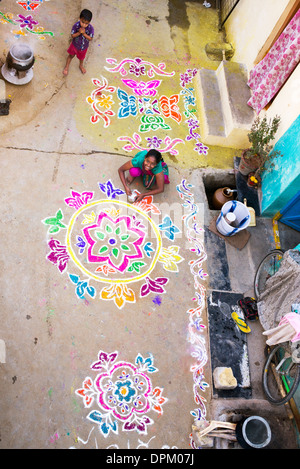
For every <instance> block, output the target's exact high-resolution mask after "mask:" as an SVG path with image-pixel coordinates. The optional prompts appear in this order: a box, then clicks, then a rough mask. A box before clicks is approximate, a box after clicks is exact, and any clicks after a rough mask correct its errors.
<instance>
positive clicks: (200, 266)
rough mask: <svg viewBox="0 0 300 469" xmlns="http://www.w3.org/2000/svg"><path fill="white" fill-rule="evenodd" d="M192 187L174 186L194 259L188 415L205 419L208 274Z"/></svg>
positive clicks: (192, 269) (192, 264)
mask: <svg viewBox="0 0 300 469" xmlns="http://www.w3.org/2000/svg"><path fill="white" fill-rule="evenodd" d="M192 187H193V186H192V185H191V184H188V183H187V182H186V180H184V179H183V180H182V182H181V184H180V185H178V186H177V191H178V194H179V196H180V197H181V199H182V200H183V206H184V207H187V208H188V209H189V212H190V213H189V214H188V215H184V216H183V217H182V218H183V221H184V224H185V227H186V229H187V239H188V241H189V243H190V246H191V247H190V251H191V252H193V253H194V254H195V255H196V256H197V258H196V259H194V260H192V261H190V263H189V264H190V270H191V274H192V276H193V280H194V286H195V290H196V291H195V296H194V298H192V300H193V301H194V302H196V307H194V308H190V309H188V311H187V314H188V318H189V323H188V341H189V343H190V344H191V346H192V350H191V356H192V357H193V360H194V363H193V365H192V366H191V368H190V371H191V372H192V373H193V382H194V384H193V391H194V400H195V403H196V404H197V406H198V407H197V408H196V409H194V410H193V411H191V415H192V416H193V417H194V419H195V420H205V419H206V406H205V403H206V399H205V397H204V395H203V394H204V393H205V391H206V389H207V388H208V386H209V385H208V383H207V382H206V380H205V376H204V367H205V365H206V364H207V362H208V356H207V347H206V343H205V337H204V331H205V329H206V326H205V325H204V324H203V310H204V308H205V297H206V289H205V286H204V284H203V283H204V281H205V280H206V278H207V276H208V275H207V273H205V272H204V262H205V260H206V253H205V250H204V247H203V239H202V238H203V228H201V227H200V226H199V225H198V223H197V222H196V216H197V212H198V207H197V204H195V201H194V197H193V194H192V192H191V188H192ZM190 445H191V447H192V448H194V449H197V446H196V444H195V442H194V440H193V436H192V434H190Z"/></svg>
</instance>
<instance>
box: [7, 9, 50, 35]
mask: <svg viewBox="0 0 300 469" xmlns="http://www.w3.org/2000/svg"><path fill="white" fill-rule="evenodd" d="M22 6H23V5H22ZM37 6H38V5H37ZM28 10H29V9H28ZM0 22H1V23H3V24H12V25H14V26H17V27H18V28H19V29H14V30H13V31H12V33H13V34H14V35H15V37H17V38H19V37H21V36H27V34H28V33H29V34H32V35H34V36H36V37H37V38H38V39H45V38H46V36H52V37H53V36H54V34H53V32H52V31H45V29H44V28H43V27H42V26H38V24H39V22H38V21H37V20H35V19H34V18H33V16H32V15H26V16H25V15H20V14H19V15H18V18H17V19H16V18H14V15H13V14H12V13H6V14H4V13H2V12H1V11H0Z"/></svg>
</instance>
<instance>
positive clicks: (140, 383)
mask: <svg viewBox="0 0 300 469" xmlns="http://www.w3.org/2000/svg"><path fill="white" fill-rule="evenodd" d="M117 357H118V352H112V353H106V352H103V351H100V352H99V355H98V360H97V361H96V362H94V363H93V364H92V365H91V369H92V370H93V371H96V372H97V373H98V374H97V376H96V378H95V379H92V378H90V377H86V378H85V379H84V381H83V384H82V387H81V388H80V389H77V390H76V394H77V395H78V396H80V397H82V399H83V403H84V406H85V407H86V408H89V409H92V408H93V407H95V408H93V409H92V410H91V411H90V412H89V414H88V415H87V419H88V420H90V421H91V422H92V423H93V424H96V425H98V427H99V431H100V433H101V434H102V435H103V436H104V437H105V438H106V437H107V436H108V435H109V434H110V433H111V432H112V433H116V434H118V432H119V426H120V425H122V430H123V431H137V432H138V433H140V434H147V427H148V426H149V425H152V424H153V423H154V421H153V419H152V418H150V417H149V415H148V414H149V412H150V411H154V412H157V413H159V414H162V413H163V408H162V406H163V405H164V404H165V403H166V402H167V401H168V399H167V398H165V397H164V396H163V388H160V387H153V384H152V380H151V379H150V377H149V374H152V373H155V372H157V371H158V369H157V368H156V367H154V365H153V358H152V356H151V355H149V357H147V358H146V359H145V358H143V357H142V355H140V354H138V356H137V357H136V359H135V363H134V364H133V363H130V362H126V361H116V360H117Z"/></svg>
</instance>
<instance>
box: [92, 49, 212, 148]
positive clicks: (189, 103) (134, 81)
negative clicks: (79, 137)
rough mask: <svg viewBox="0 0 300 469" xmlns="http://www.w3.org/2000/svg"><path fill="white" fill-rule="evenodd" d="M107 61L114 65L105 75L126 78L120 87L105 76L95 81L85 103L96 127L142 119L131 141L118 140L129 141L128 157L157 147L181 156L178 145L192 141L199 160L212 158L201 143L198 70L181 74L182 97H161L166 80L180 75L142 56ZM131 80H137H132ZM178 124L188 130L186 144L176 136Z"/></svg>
mask: <svg viewBox="0 0 300 469" xmlns="http://www.w3.org/2000/svg"><path fill="white" fill-rule="evenodd" d="M106 61H107V63H108V64H111V65H112V66H111V67H104V68H105V69H106V71H107V72H109V73H113V74H120V76H121V78H120V82H119V86H111V85H109V80H108V79H107V77H104V76H102V77H101V78H93V79H92V82H93V84H94V85H95V86H96V89H94V90H93V91H91V93H90V95H89V96H88V97H87V98H86V101H87V103H88V104H90V106H91V107H92V111H93V115H92V116H90V122H91V123H92V124H96V123H99V122H101V119H102V121H103V124H104V127H105V128H107V127H108V126H110V125H112V124H113V120H112V119H113V118H117V119H127V118H134V119H135V120H136V121H138V120H139V124H138V127H137V129H136V130H137V131H136V132H134V133H133V135H132V136H130V135H120V136H119V137H118V138H117V140H118V141H124V142H126V144H125V145H124V146H123V150H125V151H127V152H131V151H134V150H137V151H141V150H149V148H150V147H151V148H153V147H154V148H156V149H158V150H159V151H160V152H161V153H170V155H172V156H174V155H178V154H179V151H178V149H177V146H178V145H184V144H185V143H186V142H191V143H193V144H194V147H193V150H194V151H196V152H197V153H198V154H199V155H200V154H202V155H207V153H208V147H207V146H205V145H204V144H203V143H202V142H201V136H200V134H199V132H198V128H199V121H198V119H197V118H196V112H197V110H196V97H195V90H194V87H193V79H194V76H195V75H196V73H197V69H187V70H186V71H185V72H184V73H181V74H180V80H179V83H178V88H179V91H178V93H173V94H171V95H170V96H167V95H166V94H163V93H160V87H161V84H162V81H163V80H168V79H171V78H173V77H174V76H175V75H176V74H175V72H174V71H172V72H167V71H166V70H165V69H166V65H165V64H164V63H160V64H159V65H158V66H156V65H154V64H153V63H151V62H149V61H145V60H143V59H141V58H139V57H136V58H135V59H130V58H126V59H123V60H121V61H120V62H119V63H118V62H117V60H116V59H113V58H108V59H106ZM130 75H131V76H133V77H132V78H130ZM157 76H158V77H157ZM125 77H126V78H125ZM179 124H181V125H184V126H186V127H187V135H186V137H185V139H183V138H179V137H178V136H176V130H177V128H176V125H179ZM174 125H175V129H174V127H173V126H174ZM150 132H155V133H156V134H155V135H150V136H149V133H150ZM161 133H162V134H163V135H161ZM166 133H167V135H166ZM174 134H175V137H174ZM141 135H142V136H144V135H145V140H146V142H143V138H142V136H141ZM175 147H176V148H175Z"/></svg>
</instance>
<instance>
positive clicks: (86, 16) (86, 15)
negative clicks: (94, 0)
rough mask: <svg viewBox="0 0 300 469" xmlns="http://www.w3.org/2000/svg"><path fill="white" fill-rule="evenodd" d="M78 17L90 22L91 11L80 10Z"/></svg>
mask: <svg viewBox="0 0 300 469" xmlns="http://www.w3.org/2000/svg"><path fill="white" fill-rule="evenodd" d="M79 18H84V19H85V20H86V21H88V22H90V21H91V20H92V18H93V13H92V12H91V11H90V10H86V9H84V10H82V12H81V13H80V16H79Z"/></svg>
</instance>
